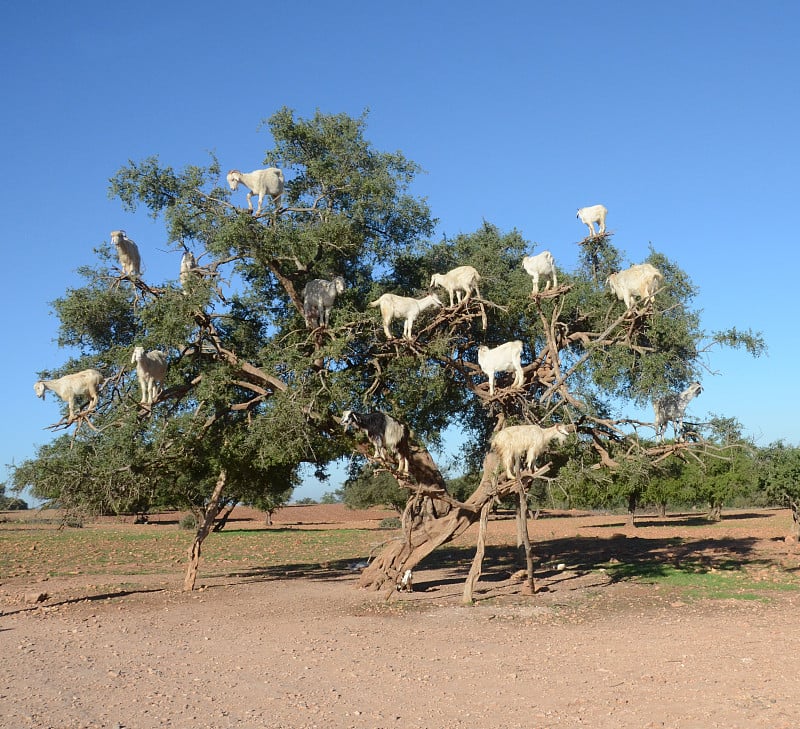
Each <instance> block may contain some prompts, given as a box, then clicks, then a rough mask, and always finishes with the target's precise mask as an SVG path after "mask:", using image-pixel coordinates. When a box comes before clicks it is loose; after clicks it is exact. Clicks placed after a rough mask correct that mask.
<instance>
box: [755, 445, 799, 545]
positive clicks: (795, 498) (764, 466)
mask: <svg viewBox="0 0 800 729" xmlns="http://www.w3.org/2000/svg"><path fill="white" fill-rule="evenodd" d="M759 486H760V487H761V488H762V489H764V492H765V494H766V496H767V497H768V498H769V499H770V500H771V501H772V502H773V503H776V504H788V505H789V507H790V508H791V510H792V534H793V536H794V538H795V539H797V540H800V448H798V447H797V446H790V445H787V444H785V443H784V442H783V441H776V442H774V443H772V444H770V445H769V446H768V447H767V448H764V449H762V450H761V451H760V453H759Z"/></svg>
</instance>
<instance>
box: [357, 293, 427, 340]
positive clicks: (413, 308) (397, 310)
mask: <svg viewBox="0 0 800 729" xmlns="http://www.w3.org/2000/svg"><path fill="white" fill-rule="evenodd" d="M369 305H370V306H378V307H380V310H381V318H382V319H383V333H384V334H385V335H386V338H387V339H391V338H392V332H391V330H390V329H389V325H390V324H391V323H392V319H405V323H404V324H403V336H404V337H405V338H406V339H411V328H412V327H413V326H414V320H415V319H416V318H417V317H418V316H419V315H420V314H421V313H422V312H423V311H425V310H426V309H429V308H430V307H432V306H441V305H442V302H441V301H440V300H439V297H438V296H437V295H436V294H428V295H427V296H423V297H422V298H421V299H412V298H409V297H408V296H397V294H383V295H382V296H380V297H379V298H377V299H376V300H375V301H370V303H369Z"/></svg>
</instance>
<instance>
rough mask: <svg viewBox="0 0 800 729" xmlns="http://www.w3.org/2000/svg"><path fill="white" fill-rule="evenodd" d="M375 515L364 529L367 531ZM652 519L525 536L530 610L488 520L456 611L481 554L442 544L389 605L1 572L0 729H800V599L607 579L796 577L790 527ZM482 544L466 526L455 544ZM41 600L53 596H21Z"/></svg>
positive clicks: (322, 576)
mask: <svg viewBox="0 0 800 729" xmlns="http://www.w3.org/2000/svg"><path fill="white" fill-rule="evenodd" d="M308 508H311V507H308ZM322 508H323V507H320V510H316V511H315V510H314V509H311V510H310V511H306V512H300V511H290V512H286V511H284V512H282V513H280V514H279V518H278V519H276V522H277V523H278V524H281V523H283V524H286V523H291V524H293V525H295V526H296V528H300V527H301V526H302V527H303V528H319V527H320V526H322V525H325V526H327V527H329V526H330V525H331V523H334V522H335V521H336V520H337V519H340V518H344V517H342V515H341V513H340V512H338V511H336V510H335V509H334V510H332V511H331V510H329V511H327V512H325V511H323V510H322ZM377 516H379V515H377V514H376V515H373V517H372V518H371V519H366V520H362V522H358V523H359V524H360V525H362V526H363V528H375V526H376V520H375V519H376V518H377ZM242 519H243V520H244V519H245V517H244V516H242ZM301 522H302V524H301ZM353 523H354V522H351V523H349V524H348V526H352V524H353ZM639 524H640V526H638V527H637V528H635V529H632V528H630V527H627V526H626V525H625V523H624V520H623V519H622V518H621V517H614V516H604V517H601V516H572V517H567V516H563V515H561V516H558V517H554V516H549V517H548V518H541V519H538V520H536V521H533V522H531V534H532V536H533V538H534V540H535V543H536V552H537V556H538V558H539V563H538V567H537V572H536V578H537V588H538V589H537V594H535V595H533V596H531V595H523V594H522V592H521V589H520V584H519V583H518V582H517V581H515V580H514V579H513V576H512V575H513V571H514V569H515V568H514V565H511V564H509V563H508V560H507V555H508V548H507V547H505V546H504V545H507V544H508V543H509V541H510V540H511V541H512V542H513V521H510V520H505V521H503V520H500V521H496V522H492V523H491V525H490V532H489V536H490V545H489V548H488V549H487V559H486V572H485V575H484V578H483V579H482V581H481V582H480V583H479V588H478V593H477V595H476V597H477V601H476V604H474V605H473V606H464V605H462V604H461V593H462V589H463V581H464V577H465V576H466V573H467V571H468V569H469V560H468V559H467V560H465V559H464V558H463V555H460V556H459V553H458V552H457V551H456V550H452V551H451V552H448V551H447V550H446V549H445V550H444V551H443V553H442V556H440V557H436V558H434V559H432V560H431V563H430V565H425V564H424V563H423V565H421V567H420V569H418V570H416V572H415V582H414V587H415V591H414V592H413V593H408V594H406V593H402V594H400V593H396V594H395V596H393V598H392V599H389V600H387V599H386V597H385V596H384V595H381V594H375V593H369V592H365V591H363V590H359V589H358V588H357V587H356V582H357V578H358V575H357V573H356V572H351V571H349V570H347V569H341V570H339V571H333V572H332V571H331V570H325V571H319V572H315V571H314V570H309V571H308V572H306V573H304V574H300V575H287V576H284V577H283V578H280V579H278V578H275V577H264V576H263V575H261V576H258V577H242V576H236V575H231V576H228V577H220V578H214V579H211V580H208V579H206V580H203V578H202V570H201V579H200V581H201V582H202V583H204V585H205V586H204V587H203V589H201V590H198V591H196V592H194V593H191V594H186V593H183V592H181V591H180V586H181V581H182V574H180V573H179V571H176V573H175V574H170V575H151V576H147V577H143V576H142V575H137V576H136V578H135V581H136V583H137V587H136V588H135V589H128V588H125V585H126V584H129V581H130V580H131V579H133V578H131V577H126V576H124V575H120V576H119V577H118V580H119V582H118V585H116V586H114V585H111V586H110V587H109V589H108V591H107V593H106V594H104V595H99V596H93V597H92V598H91V599H87V598H86V594H87V593H86V591H85V585H84V584H83V582H82V581H85V578H81V577H71V578H52V579H50V580H48V581H47V582H46V583H42V582H37V581H36V580H35V579H34V578H30V579H28V581H27V582H26V581H25V580H23V579H21V578H15V579H12V580H10V581H9V580H3V581H2V586H1V587H0V610H2V613H0V655H1V656H2V661H0V726H1V727H4V728H9V729H27V728H29V727H35V728H37V729H39V728H45V727H49V728H51V729H78V728H80V729H84V728H85V729H88V728H90V727H91V728H92V729H94V728H99V727H103V728H104V729H106V728H111V729H119V728H121V727H124V728H126V729H149V728H150V727H177V728H180V729H184V728H187V729H188V728H189V727H191V728H192V729H198V728H202V727H212V728H214V729H226V728H227V727H276V728H287V729H288V728H298V729H299V728H305V727H320V728H324V729H338V728H340V727H341V728H344V727H354V728H362V727H363V728H365V729H383V728H387V727H400V726H402V727H415V728H417V727H419V728H430V729H440V728H441V729H457V728H462V727H463V728H467V727H469V728H473V727H480V728H481V729H485V728H487V727H489V728H493V727H497V728H505V727H508V728H512V727H526V728H527V727H535V728H537V729H540V728H541V729H544V728H546V727H564V728H567V727H570V728H572V727H582V726H587V727H592V728H593V729H606V728H608V729H611V728H612V727H614V728H615V729H619V728H621V727H623V728H624V727H631V728H634V727H635V728H637V729H644V728H649V727H669V728H675V729H678V728H680V729H690V728H691V729H695V728H696V729H701V728H702V729H705V728H708V727H725V728H726V729H737V728H740V727H741V728H742V729H744V728H745V727H747V728H748V729H751V728H753V727H765V728H766V727H769V728H770V729H781V728H787V729H788V728H789V727H792V729H794V728H795V727H797V726H798V725H800V696H799V695H798V676H800V629H799V628H798V607H800V592H798V591H796V590H777V589H776V590H775V591H774V592H769V591H768V597H767V598H765V599H759V600H745V599H734V598H722V599H719V598H715V599H707V598H703V599H692V598H690V597H687V596H686V593H685V592H679V591H677V590H676V589H675V588H670V587H667V586H666V585H662V584H659V585H653V584H643V583H641V582H635V581H632V580H618V581H614V580H613V579H611V577H610V576H609V574H608V572H604V571H603V570H602V569H601V568H598V565H600V564H605V563H609V562H610V563H612V564H613V563H617V564H623V565H626V564H630V565H636V564H640V563H642V562H643V561H647V562H648V563H651V562H653V561H654V560H655V561H656V562H657V563H663V564H681V563H682V562H684V561H686V560H690V559H691V560H697V561H698V562H699V563H701V564H702V565H704V566H705V567H706V568H707V569H710V570H714V569H717V568H719V569H722V568H723V567H724V566H725V565H727V566H730V564H731V563H732V562H735V563H737V564H742V565H745V566H746V568H747V574H748V576H749V577H750V578H751V579H752V580H755V581H758V580H759V579H763V581H764V582H765V584H771V582H770V580H771V579H773V578H774V577H776V576H781V575H783V576H786V577H787V578H788V577H790V576H791V575H793V574H794V573H796V571H797V570H798V569H799V568H800V552H799V551H798V548H797V545H796V544H794V543H792V542H791V541H789V542H787V541H785V540H784V537H785V535H786V534H787V531H788V524H789V517H788V515H787V514H786V513H785V512H782V511H771V512H757V513H755V512H737V513H730V514H726V518H725V520H724V521H723V522H722V523H721V524H708V525H704V524H703V523H702V520H700V519H693V518H692V517H691V516H686V515H683V516H681V517H667V518H665V519H659V518H655V517H643V518H640V520H639ZM240 526H241V525H240ZM211 538H213V536H212V537H211ZM678 538H682V539H680V540H679V539H678ZM470 540H473V543H474V533H470V534H468V535H466V536H465V537H463V538H462V539H461V542H460V543H462V544H469V543H470ZM456 546H457V545H456ZM561 564H563V565H564V566H563V569H559V565H561ZM143 580H144V584H143ZM778 582H780V580H778ZM776 584H777V583H776ZM40 589H46V591H47V593H48V594H49V595H50V597H49V599H48V600H46V601H45V602H43V603H41V604H37V605H31V604H26V602H25V595H26V594H30V592H31V591H32V590H40Z"/></svg>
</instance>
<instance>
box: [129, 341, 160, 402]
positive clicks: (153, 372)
mask: <svg viewBox="0 0 800 729" xmlns="http://www.w3.org/2000/svg"><path fill="white" fill-rule="evenodd" d="M131 364H136V377H138V378H139V386H140V387H141V388H142V405H152V404H153V403H154V402H155V401H156V400H157V399H158V396H159V395H160V394H161V383H162V382H164V379H165V378H166V376H167V355H166V353H164V352H162V351H161V350H160V349H153V350H151V351H149V352H147V353H145V351H144V347H134V350H133V356H132V357H131Z"/></svg>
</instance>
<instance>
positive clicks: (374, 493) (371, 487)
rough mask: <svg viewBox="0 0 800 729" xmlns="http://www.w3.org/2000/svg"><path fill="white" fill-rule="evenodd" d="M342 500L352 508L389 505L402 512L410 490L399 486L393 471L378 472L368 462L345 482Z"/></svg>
mask: <svg viewBox="0 0 800 729" xmlns="http://www.w3.org/2000/svg"><path fill="white" fill-rule="evenodd" d="M342 501H343V502H344V503H345V504H346V505H347V506H349V507H350V508H351V509H368V508H369V507H371V506H387V507H389V508H391V509H395V510H396V511H397V512H398V513H402V512H403V509H404V508H405V506H406V502H407V501H408V491H406V490H405V489H403V488H401V487H400V486H399V484H398V483H397V480H396V479H395V477H394V476H392V474H391V473H389V472H388V471H386V470H380V471H377V472H376V470H375V467H374V466H373V465H371V464H368V465H366V466H364V467H363V468H362V469H361V470H360V471H359V472H358V473H357V475H356V476H354V477H351V478H348V479H347V480H346V481H345V482H344V485H343V486H342Z"/></svg>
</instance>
